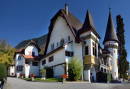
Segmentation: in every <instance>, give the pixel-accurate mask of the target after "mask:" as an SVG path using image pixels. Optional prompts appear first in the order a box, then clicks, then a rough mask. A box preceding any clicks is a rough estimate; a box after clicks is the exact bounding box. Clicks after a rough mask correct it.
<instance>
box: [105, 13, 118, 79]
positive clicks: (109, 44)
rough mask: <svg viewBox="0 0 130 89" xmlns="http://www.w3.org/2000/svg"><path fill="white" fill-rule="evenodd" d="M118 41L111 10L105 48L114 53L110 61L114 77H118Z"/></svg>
mask: <svg viewBox="0 0 130 89" xmlns="http://www.w3.org/2000/svg"><path fill="white" fill-rule="evenodd" d="M118 43H119V41H118V38H117V35H116V31H115V27H114V23H113V19H112V16H111V11H109V18H108V23H107V29H106V34H105V38H104V41H103V44H104V49H107V50H108V51H110V52H111V55H112V61H111V62H109V63H110V64H109V67H111V66H112V70H111V74H112V77H113V78H114V79H118Z"/></svg>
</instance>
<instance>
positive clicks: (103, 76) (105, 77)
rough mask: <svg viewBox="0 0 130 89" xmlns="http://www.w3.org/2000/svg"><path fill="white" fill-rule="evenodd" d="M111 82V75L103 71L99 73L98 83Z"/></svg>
mask: <svg viewBox="0 0 130 89" xmlns="http://www.w3.org/2000/svg"><path fill="white" fill-rule="evenodd" d="M110 80H111V74H110V73H103V72H101V71H100V72H98V73H97V81H98V82H108V81H110Z"/></svg>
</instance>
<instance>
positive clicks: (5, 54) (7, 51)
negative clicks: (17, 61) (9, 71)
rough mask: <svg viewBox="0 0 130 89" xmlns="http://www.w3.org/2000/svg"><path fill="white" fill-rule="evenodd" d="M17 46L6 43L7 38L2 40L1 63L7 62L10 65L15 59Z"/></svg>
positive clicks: (0, 41)
mask: <svg viewBox="0 0 130 89" xmlns="http://www.w3.org/2000/svg"><path fill="white" fill-rule="evenodd" d="M14 53H15V48H12V45H11V44H7V43H6V39H4V40H0V63H2V64H5V65H6V67H8V66H9V65H10V64H11V63H12V62H14V60H13V56H14Z"/></svg>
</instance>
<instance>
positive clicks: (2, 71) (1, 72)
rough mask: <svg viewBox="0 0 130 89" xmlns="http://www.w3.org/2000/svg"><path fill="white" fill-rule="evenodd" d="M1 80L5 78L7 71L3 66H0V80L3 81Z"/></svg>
mask: <svg viewBox="0 0 130 89" xmlns="http://www.w3.org/2000/svg"><path fill="white" fill-rule="evenodd" d="M3 78H7V69H6V66H5V65H4V64H0V80H3Z"/></svg>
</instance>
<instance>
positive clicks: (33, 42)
mask: <svg viewBox="0 0 130 89" xmlns="http://www.w3.org/2000/svg"><path fill="white" fill-rule="evenodd" d="M30 44H33V45H35V46H36V48H37V49H38V52H40V51H41V49H40V48H39V47H38V45H37V43H36V42H35V41H33V40H30V42H29V43H28V44H27V45H26V46H25V47H24V49H26V48H27V47H28V46H29V45H30Z"/></svg>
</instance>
